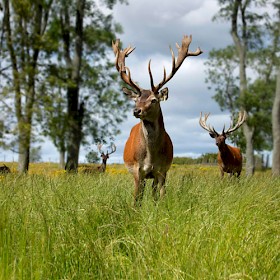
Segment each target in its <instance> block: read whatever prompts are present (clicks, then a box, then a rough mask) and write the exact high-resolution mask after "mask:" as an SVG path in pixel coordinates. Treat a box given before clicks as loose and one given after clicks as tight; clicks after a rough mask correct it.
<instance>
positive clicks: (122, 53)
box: [112, 39, 141, 91]
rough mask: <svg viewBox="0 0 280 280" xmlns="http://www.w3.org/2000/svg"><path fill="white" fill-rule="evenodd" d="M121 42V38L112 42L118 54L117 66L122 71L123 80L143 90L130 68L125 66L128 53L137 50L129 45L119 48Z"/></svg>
mask: <svg viewBox="0 0 280 280" xmlns="http://www.w3.org/2000/svg"><path fill="white" fill-rule="evenodd" d="M119 44H120V40H119V39H117V40H116V42H112V48H113V51H114V54H115V56H116V62H115V65H116V68H117V70H118V72H119V73H120V75H121V78H122V80H123V81H124V82H125V83H126V84H128V85H129V86H131V87H132V88H134V89H136V90H137V91H141V88H140V87H139V86H138V85H137V84H136V83H135V82H133V81H132V79H131V75H130V70H129V68H128V67H126V66H125V58H126V57H128V55H129V54H130V53H132V52H133V51H134V50H135V48H133V47H131V46H130V45H129V46H128V47H127V48H125V49H124V50H121V49H120V48H119Z"/></svg>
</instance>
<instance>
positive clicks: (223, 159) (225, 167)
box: [199, 111, 246, 177]
mask: <svg viewBox="0 0 280 280" xmlns="http://www.w3.org/2000/svg"><path fill="white" fill-rule="evenodd" d="M209 115H210V113H208V114H205V115H204V119H202V113H200V119H199V124H200V126H201V127H202V128H204V129H205V130H207V131H208V132H209V135H210V136H211V137H212V138H215V140H216V145H217V146H218V149H219V152H218V165H219V168H220V172H221V177H224V172H226V173H229V174H230V176H232V175H234V174H235V173H237V177H239V176H240V173H241V170H242V154H241V151H240V149H239V148H237V147H232V146H230V145H227V144H226V143H225V141H226V138H227V137H228V136H229V135H230V134H231V133H232V132H234V131H235V130H237V129H238V128H239V127H240V126H241V125H242V124H243V123H244V122H245V121H246V113H245V111H244V112H239V116H238V120H237V123H236V124H235V126H233V123H232V124H231V125H230V127H229V128H228V129H227V130H226V131H225V126H224V128H223V131H222V133H221V134H219V133H218V132H217V131H216V130H215V129H214V127H212V126H210V125H207V124H206V121H207V119H208V117H209Z"/></svg>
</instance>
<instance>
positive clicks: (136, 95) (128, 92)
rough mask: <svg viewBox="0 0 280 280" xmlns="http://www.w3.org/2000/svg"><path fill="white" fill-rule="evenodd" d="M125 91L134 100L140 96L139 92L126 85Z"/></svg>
mask: <svg viewBox="0 0 280 280" xmlns="http://www.w3.org/2000/svg"><path fill="white" fill-rule="evenodd" d="M122 90H123V92H124V93H125V94H126V95H127V96H128V97H129V98H130V99H132V100H134V101H135V100H136V98H137V97H138V96H139V94H137V93H136V92H134V91H133V90H131V89H128V88H126V87H123V89H122Z"/></svg>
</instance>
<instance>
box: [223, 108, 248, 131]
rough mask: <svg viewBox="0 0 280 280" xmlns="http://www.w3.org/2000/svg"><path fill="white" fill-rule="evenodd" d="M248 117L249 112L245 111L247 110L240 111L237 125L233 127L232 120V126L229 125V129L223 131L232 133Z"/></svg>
mask: <svg viewBox="0 0 280 280" xmlns="http://www.w3.org/2000/svg"><path fill="white" fill-rule="evenodd" d="M246 119H247V114H246V112H245V111H243V112H242V111H241V112H239V114H238V120H237V123H236V125H235V126H234V127H232V126H233V122H232V123H231V125H230V127H229V129H227V130H226V131H225V132H224V130H223V133H225V134H230V133H232V132H233V131H235V130H237V129H238V128H239V127H240V126H241V125H242V124H243V123H244V122H245V121H246Z"/></svg>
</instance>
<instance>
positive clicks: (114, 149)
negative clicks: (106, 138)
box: [97, 143, 117, 163]
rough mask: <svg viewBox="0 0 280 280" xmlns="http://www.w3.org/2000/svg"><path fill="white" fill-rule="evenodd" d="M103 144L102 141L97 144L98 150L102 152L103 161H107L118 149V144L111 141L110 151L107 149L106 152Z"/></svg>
mask: <svg viewBox="0 0 280 280" xmlns="http://www.w3.org/2000/svg"><path fill="white" fill-rule="evenodd" d="M102 146H103V144H101V143H98V144H97V148H98V151H99V152H100V155H101V158H102V161H103V162H105V163H106V161H107V159H108V158H109V155H111V154H113V153H114V152H115V151H116V150H117V148H116V145H115V144H114V143H111V146H110V151H108V150H107V151H106V153H105V152H104V151H103V150H102Z"/></svg>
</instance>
